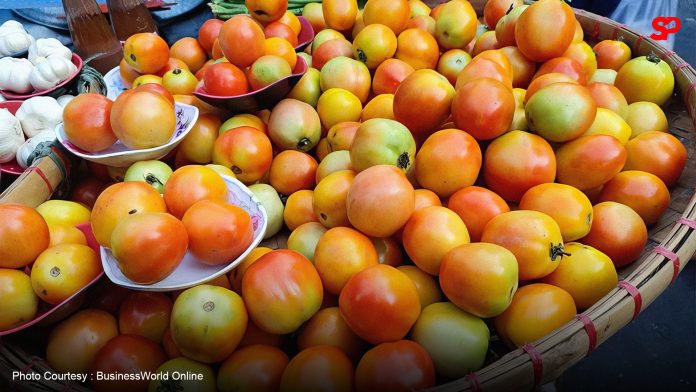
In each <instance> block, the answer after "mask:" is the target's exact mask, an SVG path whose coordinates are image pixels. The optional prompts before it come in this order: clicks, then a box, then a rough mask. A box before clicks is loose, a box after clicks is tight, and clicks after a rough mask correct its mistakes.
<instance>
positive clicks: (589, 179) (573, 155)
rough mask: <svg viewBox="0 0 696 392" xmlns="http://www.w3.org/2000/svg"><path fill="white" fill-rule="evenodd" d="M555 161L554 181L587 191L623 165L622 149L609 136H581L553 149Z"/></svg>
mask: <svg viewBox="0 0 696 392" xmlns="http://www.w3.org/2000/svg"><path fill="white" fill-rule="evenodd" d="M556 161H557V162H558V176H557V178H556V181H557V182H560V183H562V184H568V185H572V186H574V187H576V188H578V189H580V190H581V191H587V190H590V189H593V188H596V187H598V186H600V185H602V184H604V183H606V182H607V181H609V180H611V179H612V177H614V176H615V175H616V174H617V173H618V172H619V171H621V168H622V167H623V166H624V163H625V162H626V149H625V148H624V146H623V145H621V142H620V141H619V140H618V139H616V138H615V137H613V136H607V135H591V136H582V137H579V138H577V139H575V140H571V141H570V142H568V143H566V144H564V145H562V146H561V147H560V148H559V149H558V150H556ZM549 182H550V181H549Z"/></svg>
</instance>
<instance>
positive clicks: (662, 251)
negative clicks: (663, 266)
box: [653, 246, 681, 284]
mask: <svg viewBox="0 0 696 392" xmlns="http://www.w3.org/2000/svg"><path fill="white" fill-rule="evenodd" d="M653 252H655V253H657V254H658V255H661V256H664V257H666V258H668V259H669V260H670V261H671V262H672V265H673V266H674V274H673V275H672V281H671V282H670V284H672V283H674V281H675V280H677V276H679V266H680V264H681V262H680V261H679V256H678V255H677V254H676V253H674V252H672V251H671V250H669V249H667V248H665V247H664V246H656V247H655V249H653Z"/></svg>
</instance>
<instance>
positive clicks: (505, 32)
mask: <svg viewBox="0 0 696 392" xmlns="http://www.w3.org/2000/svg"><path fill="white" fill-rule="evenodd" d="M527 7H529V6H528V5H525V4H522V5H518V6H515V7H513V8H512V9H511V10H510V12H508V13H507V14H506V15H503V16H502V17H501V18H500V19H498V23H496V24H495V26H494V27H495V38H496V40H497V41H498V44H499V45H500V46H501V47H505V46H517V42H516V41H515V27H516V26H517V21H518V20H519V18H520V15H521V14H522V12H524V10H526V9H527Z"/></svg>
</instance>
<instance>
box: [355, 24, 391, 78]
mask: <svg viewBox="0 0 696 392" xmlns="http://www.w3.org/2000/svg"><path fill="white" fill-rule="evenodd" d="M396 45H397V40H396V35H395V34H394V32H393V31H392V30H391V29H389V27H387V26H385V25H383V24H371V25H368V26H365V28H364V29H362V30H361V31H360V33H358V35H357V36H355V38H353V54H354V56H355V58H356V59H358V60H360V61H362V62H363V63H365V65H366V66H367V68H368V69H370V70H373V69H376V68H377V67H378V66H379V65H380V64H382V63H383V62H384V61H385V60H387V59H389V58H392V57H393V56H394V53H395V52H396Z"/></svg>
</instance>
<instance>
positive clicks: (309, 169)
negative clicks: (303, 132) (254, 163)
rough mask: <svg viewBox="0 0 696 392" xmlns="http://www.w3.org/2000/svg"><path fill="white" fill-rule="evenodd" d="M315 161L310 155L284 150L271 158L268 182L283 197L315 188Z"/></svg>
mask: <svg viewBox="0 0 696 392" xmlns="http://www.w3.org/2000/svg"><path fill="white" fill-rule="evenodd" d="M316 171H317V161H316V160H315V159H314V158H312V156H311V155H309V154H307V153H304V152H301V151H296V150H286V151H282V152H280V153H279V154H278V155H276V156H275V158H273V162H272V163H271V168H270V174H269V181H270V183H271V185H272V186H273V188H275V189H276V190H277V191H278V192H280V193H281V194H284V195H290V194H292V193H294V192H297V191H299V190H301V189H312V188H314V186H315V178H316Z"/></svg>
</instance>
